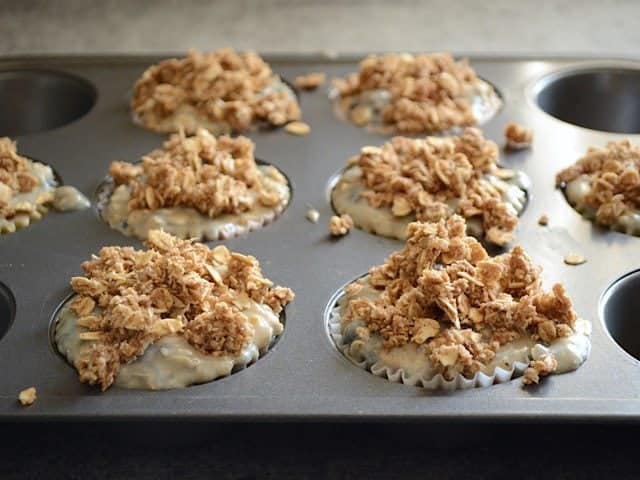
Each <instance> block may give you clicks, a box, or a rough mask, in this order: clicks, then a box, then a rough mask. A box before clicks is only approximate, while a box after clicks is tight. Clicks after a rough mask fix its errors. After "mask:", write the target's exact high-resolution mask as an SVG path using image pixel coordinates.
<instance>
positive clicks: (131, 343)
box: [54, 230, 293, 390]
mask: <svg viewBox="0 0 640 480" xmlns="http://www.w3.org/2000/svg"><path fill="white" fill-rule="evenodd" d="M147 247H148V249H147V250H134V249H133V248H131V247H103V248H102V249H101V250H100V253H99V254H98V255H97V256H93V257H92V259H91V260H88V261H86V262H84V263H83V264H82V268H83V270H84V272H85V275H84V276H79V277H73V278H72V279H71V286H72V288H73V290H74V292H75V294H74V296H73V297H72V298H71V299H70V300H69V301H68V302H66V303H65V304H64V305H63V306H62V307H61V308H60V309H59V311H58V312H57V315H56V323H55V333H54V337H55V343H56V345H57V348H58V351H59V352H60V353H61V354H62V355H64V356H65V357H66V358H67V359H68V360H69V362H70V363H71V364H72V365H73V366H74V367H75V368H76V369H77V370H78V373H79V376H80V381H81V382H84V383H88V384H90V385H98V386H99V387H100V388H101V389H102V390H106V389H107V388H109V387H110V386H111V385H112V384H115V385H117V386H119V387H123V388H140V389H152V390H157V389H168V388H179V387H186V386H188V385H192V384H196V383H203V382H209V381H211V380H214V379H216V378H218V377H221V376H226V375H229V374H231V373H232V372H233V371H235V370H238V369H241V368H244V367H246V366H247V365H249V364H251V363H253V362H255V361H257V360H258V358H259V357H260V355H262V354H264V353H265V352H266V351H267V350H268V349H269V347H270V345H271V344H272V342H273V340H274V339H275V338H276V337H277V336H278V335H280V333H282V330H283V324H282V321H281V318H280V316H281V314H282V309H283V308H284V306H285V305H286V304H287V303H289V302H290V301H291V300H292V299H293V292H292V291H291V290H290V289H288V288H283V287H277V286H273V282H271V281H270V280H269V279H266V278H264V277H263V275H262V272H261V270H260V264H259V263H258V261H257V260H256V259H255V258H254V257H251V256H246V255H242V254H240V253H235V252H231V251H229V250H228V249H227V248H226V247H224V246H217V247H215V248H213V249H209V248H208V247H207V246H206V245H204V244H201V243H194V242H191V241H187V240H180V239H177V238H175V237H172V236H171V235H169V234H168V233H164V232H162V231H159V230H153V231H151V232H149V238H148V240H147Z"/></svg>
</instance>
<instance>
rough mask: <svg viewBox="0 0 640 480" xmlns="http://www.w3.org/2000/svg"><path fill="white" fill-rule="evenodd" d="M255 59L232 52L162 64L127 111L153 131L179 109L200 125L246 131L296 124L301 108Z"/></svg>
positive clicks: (139, 86) (146, 76)
mask: <svg viewBox="0 0 640 480" xmlns="http://www.w3.org/2000/svg"><path fill="white" fill-rule="evenodd" d="M275 82H279V79H278V76H277V75H276V74H274V72H273V71H272V70H271V67H270V66H269V65H268V64H267V63H266V62H265V61H264V60H263V59H262V58H261V57H260V56H259V55H258V54H256V53H254V52H245V53H238V52H236V51H234V50H232V49H230V48H225V49H221V50H217V51H214V52H210V53H202V52H199V51H196V50H191V51H189V53H188V54H187V56H186V57H184V58H172V59H168V60H164V61H162V62H160V63H158V64H157V65H153V66H151V67H149V68H148V69H147V70H145V72H144V73H143V74H142V77H141V78H140V79H139V80H138V81H137V82H136V84H135V87H134V93H133V99H132V100H131V109H132V111H133V112H134V113H135V114H136V115H137V116H138V118H139V119H140V120H141V121H142V123H143V124H144V125H145V126H146V127H148V128H150V129H153V130H161V128H160V127H161V124H162V122H163V121H164V120H166V119H167V118H168V117H170V116H172V115H173V114H175V113H176V112H177V111H178V110H179V109H180V108H181V107H183V106H189V107H192V108H193V109H195V111H196V112H197V113H198V114H199V115H200V116H202V117H203V118H204V119H206V120H208V121H211V122H222V123H224V124H228V125H229V126H230V127H231V129H232V130H234V131H245V130H247V129H248V128H249V127H251V126H252V125H254V124H255V123H257V122H264V123H268V124H271V125H276V126H279V125H284V124H285V123H287V122H288V121H291V120H297V119H298V118H300V107H299V105H298V102H297V100H296V98H295V96H294V95H292V93H291V92H290V91H289V90H288V89H278V88H272V87H273V86H274V83H275Z"/></svg>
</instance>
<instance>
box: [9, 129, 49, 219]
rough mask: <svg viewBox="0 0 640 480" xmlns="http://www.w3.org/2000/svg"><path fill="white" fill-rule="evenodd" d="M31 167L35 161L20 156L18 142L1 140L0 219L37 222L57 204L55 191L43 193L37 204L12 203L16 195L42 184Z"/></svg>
mask: <svg viewBox="0 0 640 480" xmlns="http://www.w3.org/2000/svg"><path fill="white" fill-rule="evenodd" d="M31 164H32V162H31V160H29V159H28V158H26V157H23V156H21V155H19V154H18V150H17V146H16V143H15V142H14V141H12V140H11V139H10V138H8V137H0V220H2V219H5V220H9V221H12V220H13V219H15V217H16V216H17V215H20V214H28V215H29V217H31V218H32V219H36V220H37V219H39V218H40V217H41V216H42V214H44V213H46V212H47V210H48V205H50V204H51V203H52V202H53V200H54V195H53V192H43V193H42V194H41V195H40V196H39V197H38V198H37V199H36V201H35V203H31V202H20V203H12V199H13V197H14V196H15V195H18V194H21V193H28V192H31V191H33V190H34V189H35V188H36V187H37V186H38V185H39V184H40V181H39V180H38V178H37V177H36V176H35V175H33V174H32V173H31Z"/></svg>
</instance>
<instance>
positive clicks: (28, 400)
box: [18, 387, 38, 407]
mask: <svg viewBox="0 0 640 480" xmlns="http://www.w3.org/2000/svg"><path fill="white" fill-rule="evenodd" d="M37 398H38V395H37V393H36V388H35V387H29V388H25V389H24V390H22V391H21V392H20V393H19V394H18V401H19V402H20V405H22V406H23V407H28V406H29V405H33V404H34V403H35V401H36V399H37Z"/></svg>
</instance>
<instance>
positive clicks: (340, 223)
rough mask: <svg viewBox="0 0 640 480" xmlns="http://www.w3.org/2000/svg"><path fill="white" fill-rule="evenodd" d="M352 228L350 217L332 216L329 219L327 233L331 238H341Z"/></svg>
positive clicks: (345, 215)
mask: <svg viewBox="0 0 640 480" xmlns="http://www.w3.org/2000/svg"><path fill="white" fill-rule="evenodd" d="M352 228H353V219H352V218H351V216H350V215H348V214H346V213H345V214H344V215H340V216H338V215H333V216H332V217H331V218H330V219H329V232H330V233H331V236H333V237H342V236H344V235H346V234H347V233H349V231H350V230H351V229H352Z"/></svg>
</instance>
